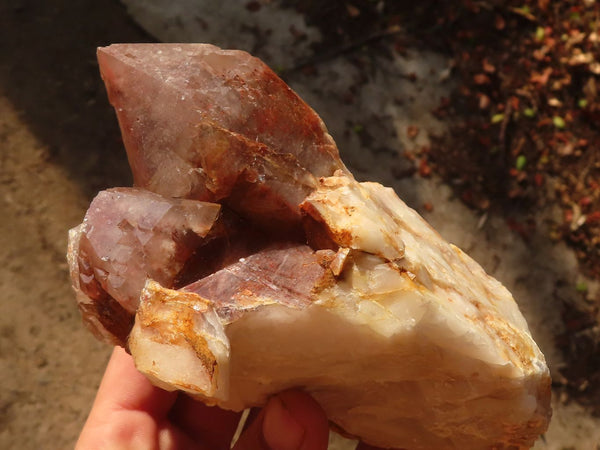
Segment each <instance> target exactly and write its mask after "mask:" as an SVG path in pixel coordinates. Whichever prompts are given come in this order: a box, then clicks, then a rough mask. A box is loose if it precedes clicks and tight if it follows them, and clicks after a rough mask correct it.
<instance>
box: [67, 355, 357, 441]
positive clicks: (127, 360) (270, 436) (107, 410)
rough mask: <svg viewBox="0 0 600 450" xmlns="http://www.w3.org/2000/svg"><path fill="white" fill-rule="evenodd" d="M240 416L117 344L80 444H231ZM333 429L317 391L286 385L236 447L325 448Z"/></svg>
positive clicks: (270, 401) (255, 419) (245, 431)
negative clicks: (156, 373)
mask: <svg viewBox="0 0 600 450" xmlns="http://www.w3.org/2000/svg"><path fill="white" fill-rule="evenodd" d="M239 419H240V413H235V412H232V411H225V410H222V409H220V408H217V407H209V406H206V405H204V404H203V403H201V402H197V401H194V400H192V399H191V398H189V397H188V396H186V395H184V394H183V393H176V392H167V391H164V390H162V389H159V388H157V387H155V386H153V385H152V384H151V383H150V382H149V381H148V380H147V379H146V377H145V376H144V375H142V374H141V373H139V372H138V371H137V369H136V368H135V366H134V363H133V359H132V358H131V356H130V355H128V354H127V353H126V352H125V350H123V349H122V348H120V347H117V348H115V350H114V351H113V354H112V356H111V358H110V361H109V363H108V366H107V368H106V372H105V374H104V378H103V379H102V383H101V384H100V388H99V389H98V394H97V396H96V400H95V401H94V405H93V406H92V410H91V412H90V415H89V417H88V419H87V421H86V424H85V426H84V427H83V430H82V432H81V435H80V436H79V440H78V442H77V446H76V449H78V450H93V449H98V450H99V449H157V450H167V449H168V450H179V449H198V450H225V449H229V448H230V442H231V439H232V437H233V435H234V433H235V431H236V428H237V424H238V422H239ZM328 432H329V425H328V422H327V417H326V416H325V413H324V412H323V410H322V409H321V407H320V406H319V405H318V404H317V403H316V402H315V401H314V400H313V399H312V397H310V396H309V395H308V394H306V393H303V392H300V391H285V392H282V393H280V394H278V395H275V396H273V397H272V398H271V399H270V400H269V401H268V403H267V404H266V405H265V407H264V408H262V409H261V410H260V411H259V412H258V413H257V415H256V416H255V418H254V420H253V421H252V422H251V423H250V425H249V426H248V427H247V428H246V429H245V430H244V431H243V433H242V434H241V436H240V438H239V439H238V441H237V442H236V444H235V446H234V450H268V449H273V450H280V449H281V450H288V449H289V450H292V449H294V450H296V449H298V450H321V449H326V448H327V440H328ZM359 448H361V447H359ZM364 448H365V449H366V448H367V447H364Z"/></svg>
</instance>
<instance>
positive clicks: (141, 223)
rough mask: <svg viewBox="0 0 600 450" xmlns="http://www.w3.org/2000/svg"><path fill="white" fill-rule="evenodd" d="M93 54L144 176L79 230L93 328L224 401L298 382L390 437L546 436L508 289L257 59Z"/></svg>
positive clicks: (440, 444)
mask: <svg viewBox="0 0 600 450" xmlns="http://www.w3.org/2000/svg"><path fill="white" fill-rule="evenodd" d="M98 58H99V61H100V68H101V72H102V76H103V78H104V81H105V83H106V85H107V90H108V92H109V98H110V100H111V103H112V104H113V105H114V106H115V109H116V111H117V116H118V119H119V123H120V125H121V129H122V132H123V138H124V142H125V145H126V148H127V152H128V156H129V160H130V164H131V167H132V171H133V173H134V179H135V183H136V186H137V187H136V188H135V189H133V190H131V191H127V190H122V191H120V190H111V191H108V193H101V194H100V195H99V198H97V199H96V200H94V202H95V203H96V205H95V204H94V203H92V206H91V207H90V211H88V214H87V215H86V220H85V221H84V224H82V225H81V226H80V227H78V228H76V229H74V230H73V231H72V232H71V235H70V250H69V258H70V262H71V272H72V278H73V285H74V287H75V290H76V292H77V294H78V298H79V301H80V307H81V310H82V313H83V316H84V319H85V320H86V321H87V322H88V323H89V324H93V326H92V328H93V329H95V331H96V334H97V335H98V336H99V337H101V338H103V339H105V340H107V341H109V342H112V343H115V342H116V343H119V344H120V345H123V346H125V347H126V348H127V349H128V350H129V351H130V352H131V354H132V355H133V358H134V360H135V362H136V365H137V367H138V369H139V370H140V371H141V372H143V373H144V374H146V375H147V376H148V378H149V379H150V380H151V381H152V382H153V383H155V384H156V385H158V386H161V387H163V388H165V389H169V390H174V389H179V390H182V391H185V392H187V393H188V394H190V395H192V396H193V397H195V398H197V399H199V400H202V401H204V402H206V403H208V404H216V405H219V406H221V407H223V408H227V409H233V410H238V411H239V410H242V409H245V408H248V407H251V406H260V405H263V404H264V403H265V402H266V400H267V398H268V397H269V396H270V395H272V394H274V393H276V392H278V391H281V390H284V389H287V388H292V387H293V388H301V389H304V390H305V391H307V392H308V393H310V394H311V395H312V396H313V397H314V398H315V399H316V400H317V401H318V402H319V403H320V404H321V405H322V407H323V408H324V410H325V411H326V413H327V415H328V418H329V419H330V421H331V423H332V424H333V426H335V428H336V429H338V430H340V431H342V432H343V433H345V434H347V435H350V436H354V437H357V438H360V439H361V440H363V441H364V442H366V443H369V444H371V445H375V446H379V447H385V448H407V449H489V448H519V449H520V448H528V447H530V446H532V445H533V442H534V441H535V440H536V439H537V437H538V436H539V435H540V434H541V433H543V432H544V431H545V429H546V427H547V425H548V421H549V418H550V377H549V373H548V368H547V367H546V363H545V360H544V356H543V355H542V353H541V352H540V350H539V348H538V347H537V345H536V343H535V342H534V341H533V339H532V337H531V334H530V332H529V330H528V327H527V324H526V322H525V319H524V318H523V316H522V315H521V313H520V311H519V309H518V306H517V304H516V303H515V301H514V299H513V298H512V296H511V295H510V293H509V292H508V291H507V290H506V289H505V288H504V287H503V286H502V285H501V284H500V283H499V282H498V281H496V280H495V279H493V278H491V277H490V276H488V275H487V274H486V273H485V272H484V271H483V269H482V268H481V267H480V266H479V265H478V264H477V263H476V262H475V261H473V260H472V259H471V258H470V257H469V256H467V255H466V254H465V253H463V252H462V251H461V250H460V249H458V248H457V247H455V246H453V245H452V244H449V243H447V242H446V241H444V240H443V239H442V238H441V237H440V236H439V235H438V233H436V232H435V230H433V229H432V228H431V227H430V226H429V225H428V224H427V223H426V222H425V221H424V220H423V219H422V218H421V217H420V216H419V215H418V214H417V213H416V212H415V211H413V210H412V209H410V208H409V207H407V206H406V205H405V204H404V203H403V202H402V201H401V200H400V199H399V198H398V197H397V195H396V194H395V193H394V191H393V190H392V189H389V188H385V187H383V186H381V185H380V184H377V183H359V182H357V181H356V180H355V179H354V178H353V177H352V175H351V174H350V173H349V171H348V170H347V169H346V168H345V166H344V165H343V163H342V162H341V160H340V159H339V156H338V151H337V148H336V147H335V143H334V142H333V140H332V139H331V137H330V136H329V134H327V131H326V128H325V126H324V125H323V123H322V121H321V120H320V119H319V117H318V116H317V114H316V113H315V112H314V111H313V110H311V109H310V108H309V107H308V106H307V105H306V104H304V103H303V102H302V100H300V99H299V97H298V96H297V95H296V94H295V93H294V92H293V91H291V90H290V89H289V88H288V87H287V86H286V85H285V83H283V82H282V81H281V80H280V79H279V78H277V77H276V76H275V75H274V74H273V72H271V71H270V70H269V69H268V68H267V67H266V66H265V65H264V64H263V63H261V62H260V61H259V60H257V59H255V58H252V57H251V56H249V55H248V54H246V53H243V52H239V51H226V50H220V49H218V48H216V47H213V46H210V45H203V44H186V45H183V44H182V45H179V44H152V45H149V44H146V45H133V44H131V45H130V44H123V45H113V46H110V47H106V48H101V49H99V52H98ZM150 191H152V193H151V192H150ZM126 193H127V195H125V194H126ZM106 197H109V199H110V202H112V203H111V206H110V207H109V208H106V207H103V206H102V205H103V203H102V202H104V203H106V201H107V199H106ZM138 200H139V201H138ZM148 202H150V203H148ZM207 202H209V203H207ZM217 203H218V204H217ZM98 205H99V206H98ZM152 205H154V206H152ZM211 205H212V206H211ZM161 208H162V209H161ZM163 209H164V213H163V212H162V211H163ZM150 210H151V211H150ZM105 211H110V214H109V213H107V212H105ZM182 236H183V237H184V238H182ZM129 274H131V279H130V278H129ZM113 316H114V317H115V320H114V321H113V320H112V319H111V317H113ZM115 324H116V325H115Z"/></svg>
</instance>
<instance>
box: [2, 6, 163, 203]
mask: <svg viewBox="0 0 600 450" xmlns="http://www.w3.org/2000/svg"><path fill="white" fill-rule="evenodd" d="M152 41H153V39H152V38H151V37H150V36H149V35H147V34H146V33H145V32H144V31H142V30H141V29H140V28H139V27H138V26H137V25H135V24H134V23H133V22H132V21H130V19H129V17H128V16H127V15H126V14H125V12H124V7H123V6H122V5H121V4H120V3H119V2H118V1H116V0H103V1H90V0H83V1H77V2H69V1H66V0H57V1H52V2H42V1H26V0H24V1H18V2H3V4H2V5H1V6H0V54H1V55H2V60H1V62H0V93H1V94H2V95H4V96H6V97H7V98H8V99H9V101H10V102H11V103H12V104H13V105H14V107H15V109H16V110H17V111H18V112H19V114H20V115H21V118H22V119H23V120H24V121H25V122H26V123H27V124H28V126H29V128H30V130H31V131H32V132H33V133H35V134H36V136H37V138H38V139H39V140H40V141H41V142H43V143H45V144H46V145H47V146H48V147H49V155H50V156H49V158H50V159H51V160H52V162H56V163H59V164H60V165H62V166H64V168H65V169H66V170H68V172H69V173H70V175H71V177H72V179H73V180H75V181H77V182H78V184H80V185H81V187H82V190H83V191H84V193H85V194H86V196H87V197H91V196H92V195H94V194H95V193H96V192H97V191H98V190H99V189H101V188H103V187H106V186H114V185H129V184H131V181H130V175H129V170H128V166H127V164H126V160H125V153H124V151H123V147H122V144H121V141H120V135H119V130H118V125H117V122H116V120H115V116H114V113H113V112H112V110H111V108H110V106H109V105H108V102H107V99H106V94H105V92H104V87H103V85H102V81H101V79H100V77H99V72H98V67H97V64H96V58H95V54H94V49H95V48H96V47H98V46H102V45H108V44H110V43H114V42H152Z"/></svg>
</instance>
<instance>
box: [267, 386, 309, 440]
mask: <svg viewBox="0 0 600 450" xmlns="http://www.w3.org/2000/svg"><path fill="white" fill-rule="evenodd" d="M304 433H305V431H304V428H303V427H302V425H300V424H299V423H298V422H297V421H296V420H295V419H294V417H293V416H292V414H291V413H290V411H289V410H288V409H287V408H286V407H285V404H284V403H283V402H282V401H281V399H279V398H278V397H273V398H272V399H271V400H269V403H268V405H267V408H266V414H265V419H264V422H263V436H264V438H265V441H266V443H267V444H268V445H269V447H270V448H271V449H273V450H299V449H300V448H301V447H302V443H303V442H304Z"/></svg>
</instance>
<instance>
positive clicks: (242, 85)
mask: <svg viewBox="0 0 600 450" xmlns="http://www.w3.org/2000/svg"><path fill="white" fill-rule="evenodd" d="M98 60H99V63H100V70H101V73H102V78H103V79H104V81H105V83H106V87H107V91H108V95H109V99H110V101H111V103H112V104H113V106H114V107H115V110H116V111H117V117H118V119H119V124H120V125H121V130H122V132H123V140H124V143H125V147H126V149H127V155H128V157H129V162H130V165H131V169H132V171H133V177H134V180H135V184H136V185H137V186H140V187H144V188H146V189H149V190H151V191H154V192H158V193H160V194H163V195H168V196H174V197H190V198H192V197H193V198H196V199H198V200H208V201H215V200H222V199H224V201H225V203H231V205H230V206H232V207H233V208H234V209H236V207H237V209H241V210H242V211H248V210H252V211H253V212H254V215H255V217H256V218H257V220H258V221H259V222H262V224H263V225H264V224H265V223H267V224H268V223H273V222H275V223H276V224H277V223H278V222H284V221H289V220H290V219H288V216H291V217H292V221H293V219H294V218H295V219H296V221H297V220H298V218H299V212H298V204H299V203H300V201H302V199H301V195H302V194H306V193H307V192H308V190H310V189H311V188H313V187H314V186H315V180H314V177H315V176H316V177H319V176H329V175H332V174H333V172H334V171H335V170H340V169H341V170H344V171H345V172H347V170H346V168H345V166H344V164H343V163H342V161H341V160H340V158H339V156H338V150H337V147H336V145H335V143H334V141H333V139H332V138H331V136H330V135H329V134H328V133H327V130H326V128H325V125H324V124H323V122H322V120H321V119H320V117H319V116H318V115H317V114H316V113H315V112H314V111H313V110H312V109H311V108H310V107H309V106H308V105H306V103H304V102H303V101H302V100H301V99H300V98H299V97H298V96H297V95H296V94H295V93H294V92H293V91H292V90H291V89H290V88H289V87H288V86H287V85H286V84H285V83H284V82H283V81H282V80H281V79H279V78H278V77H277V76H276V75H275V73H273V71H272V70H271V69H269V68H268V67H267V66H266V65H265V64H264V63H262V62H261V61H260V60H258V59H257V58H254V57H252V56H250V55H248V54H247V53H245V52H241V51H235V50H221V49H219V48H217V47H214V46H212V45H206V44H189V45H177V44H154V45H128V44H123V45H112V46H110V47H106V48H100V49H99V50H98ZM255 157H257V158H258V161H255V159H256V158H255ZM289 178H291V179H292V180H289ZM285 183H287V184H288V186H287V187H283V186H282V184H285ZM232 191H233V198H232V199H231V201H230V202H228V198H229V197H230V195H229V194H230V193H231V192H232ZM242 195H243V196H244V199H243V201H242V199H241V196H242ZM290 210H291V211H290ZM261 219H262V220H261Z"/></svg>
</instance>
